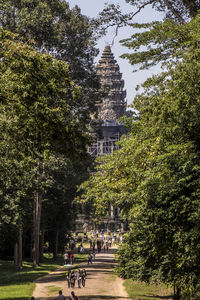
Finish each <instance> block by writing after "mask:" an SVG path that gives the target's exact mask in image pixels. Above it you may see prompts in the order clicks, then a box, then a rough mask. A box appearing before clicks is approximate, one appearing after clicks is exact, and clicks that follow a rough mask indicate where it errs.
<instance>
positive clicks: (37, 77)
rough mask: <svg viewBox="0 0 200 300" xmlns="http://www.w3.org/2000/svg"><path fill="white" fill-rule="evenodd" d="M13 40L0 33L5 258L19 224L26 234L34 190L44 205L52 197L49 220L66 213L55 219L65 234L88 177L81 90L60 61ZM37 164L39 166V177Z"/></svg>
mask: <svg viewBox="0 0 200 300" xmlns="http://www.w3.org/2000/svg"><path fill="white" fill-rule="evenodd" d="M18 39H19V37H18V36H17V35H13V34H11V33H9V32H8V31H3V30H0V44H1V47H0V59H1V64H0V77H1V79H0V101H1V102H0V108H1V114H0V119H1V124H0V129H1V140H0V144H1V147H0V153H1V158H0V162H1V165H0V168H1V171H2V172H1V175H0V182H1V185H0V186H1V188H0V194H1V197H2V200H1V204H0V208H1V212H2V214H1V216H0V236H1V254H2V253H5V252H6V249H4V246H5V247H8V249H9V253H7V255H11V253H10V251H12V246H13V245H14V242H15V241H16V239H17V231H18V226H22V227H23V228H24V232H26V233H28V232H29V235H30V230H31V222H30V220H32V210H33V208H32V202H33V192H34V191H35V189H39V190H40V191H41V192H42V195H43V200H44V201H45V200H47V199H48V198H47V197H48V196H49V197H52V198H51V199H50V201H49V203H48V204H49V206H48V205H46V208H47V211H48V208H49V211H51V209H50V208H51V206H53V207H54V210H52V214H53V215H54V217H57V216H58V215H59V212H62V214H63V209H65V210H64V211H65V214H63V217H62V218H58V217H57V221H59V222H60V223H61V221H62V226H63V230H66V224H67V225H69V218H67V217H66V216H69V215H70V212H71V211H70V209H69V206H71V202H72V199H73V197H74V195H75V189H76V188H75V187H76V184H78V183H79V182H80V180H82V177H84V176H87V168H88V164H89V160H88V158H87V155H86V145H87V143H88V141H89V139H90V138H89V134H88V126H87V121H85V122H84V120H85V116H84V114H83V113H82V111H83V110H85V109H86V107H84V105H83V102H82V101H81V99H82V91H83V88H81V87H79V86H77V85H76V84H75V83H74V82H73V81H72V79H71V77H70V75H69V73H70V72H69V67H68V65H67V64H66V63H65V62H63V61H61V60H56V59H55V58H54V57H52V56H50V55H46V54H39V53H38V52H37V51H35V50H34V49H33V48H31V47H30V46H28V45H27V44H24V43H22V42H20V41H19V40H18ZM53 159H54V161H53ZM38 161H39V162H40V164H41V165H42V174H41V176H40V178H39V179H38V178H37V176H36V174H37V170H38ZM56 168H57V173H56V171H55V169H56ZM58 169H59V170H58ZM66 170H67V171H66ZM70 172H71V173H70ZM72 172H73V174H72ZM63 174H64V175H63ZM77 174H79V175H77ZM72 178H73V180H71V179H72ZM84 178H85V177H84ZM67 181H69V184H71V186H70V188H69V185H67ZM52 191H53V192H52ZM55 195H56V196H55ZM55 199H56V201H55V202H58V203H59V205H58V207H56V208H59V209H57V210H56V209H55V203H53V201H54V200H55ZM67 220H68V221H67ZM46 225H47V226H48V223H47V224H46ZM62 226H61V225H59V226H58V227H62ZM5 228H6V230H5ZM9 233H10V234H11V237H10V238H8V237H9ZM8 240H9V241H8ZM6 245H7V246H6Z"/></svg>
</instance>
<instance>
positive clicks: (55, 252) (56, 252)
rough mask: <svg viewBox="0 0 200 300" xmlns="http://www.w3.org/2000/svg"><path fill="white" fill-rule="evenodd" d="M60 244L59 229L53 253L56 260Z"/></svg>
mask: <svg viewBox="0 0 200 300" xmlns="http://www.w3.org/2000/svg"><path fill="white" fill-rule="evenodd" d="M58 244H59V230H56V236H55V249H54V255H53V259H54V260H56V259H57V256H58Z"/></svg>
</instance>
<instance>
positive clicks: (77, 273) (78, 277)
mask: <svg viewBox="0 0 200 300" xmlns="http://www.w3.org/2000/svg"><path fill="white" fill-rule="evenodd" d="M76 280H77V282H78V287H79V288H81V272H80V269H78V270H77V271H76Z"/></svg>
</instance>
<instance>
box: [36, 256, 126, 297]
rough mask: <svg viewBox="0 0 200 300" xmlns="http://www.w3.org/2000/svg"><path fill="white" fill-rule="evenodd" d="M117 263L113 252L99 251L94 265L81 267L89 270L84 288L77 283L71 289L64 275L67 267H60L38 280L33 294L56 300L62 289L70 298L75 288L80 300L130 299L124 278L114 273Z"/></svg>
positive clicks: (82, 265)
mask: <svg viewBox="0 0 200 300" xmlns="http://www.w3.org/2000/svg"><path fill="white" fill-rule="evenodd" d="M115 264H116V263H115V261H114V255H113V254H112V253H98V254H96V259H95V261H93V263H92V265H87V264H81V269H82V268H85V269H86V272H87V280H86V286H85V287H84V288H83V287H82V288H78V287H77V283H76V287H75V288H74V289H69V288H68V287H67V281H66V278H64V277H63V273H64V274H65V273H66V269H64V268H60V269H59V270H56V271H54V272H52V273H51V274H49V275H47V276H44V277H41V278H39V279H38V280H37V282H36V288H35V290H34V293H33V296H34V297H35V299H36V300H54V299H55V298H56V296H57V295H58V291H59V290H62V291H63V295H64V296H67V299H69V296H70V294H71V291H72V290H74V292H75V294H76V295H77V296H78V298H79V300H103V299H106V300H114V299H115V300H122V299H123V300H125V299H126V300H128V299H129V298H128V295H127V293H126V291H125V288H124V286H123V280H122V279H121V278H119V277H117V276H116V275H115V274H114V273H113V268H114V266H115Z"/></svg>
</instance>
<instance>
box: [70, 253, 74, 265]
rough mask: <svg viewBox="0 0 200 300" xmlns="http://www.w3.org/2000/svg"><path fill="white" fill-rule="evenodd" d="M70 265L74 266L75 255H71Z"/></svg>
mask: <svg viewBox="0 0 200 300" xmlns="http://www.w3.org/2000/svg"><path fill="white" fill-rule="evenodd" d="M70 264H71V265H73V264H74V254H73V253H71V254H70Z"/></svg>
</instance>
